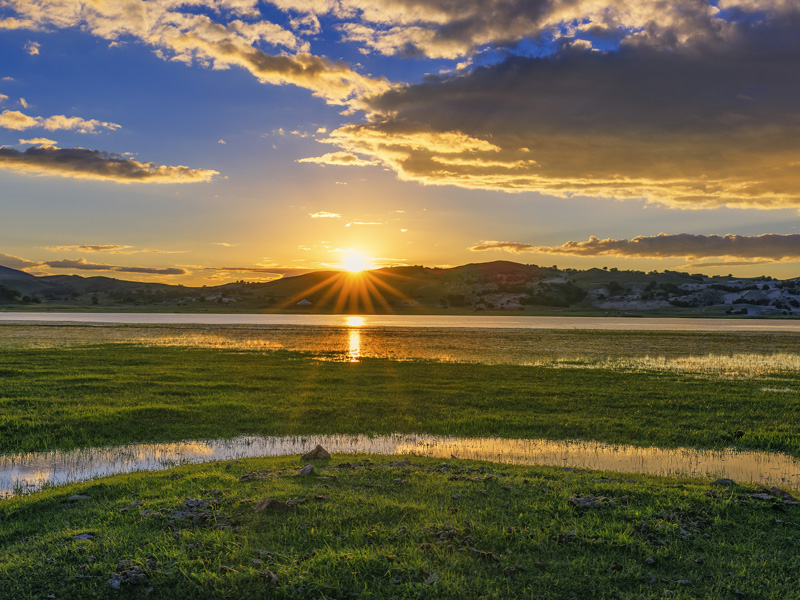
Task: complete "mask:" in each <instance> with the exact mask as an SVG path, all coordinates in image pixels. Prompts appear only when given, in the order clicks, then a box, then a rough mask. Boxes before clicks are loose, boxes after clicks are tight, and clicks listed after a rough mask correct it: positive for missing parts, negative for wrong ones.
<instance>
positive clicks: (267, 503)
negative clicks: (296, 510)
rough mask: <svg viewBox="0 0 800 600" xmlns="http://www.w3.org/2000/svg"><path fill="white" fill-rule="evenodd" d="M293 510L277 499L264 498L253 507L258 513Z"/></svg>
mask: <svg viewBox="0 0 800 600" xmlns="http://www.w3.org/2000/svg"><path fill="white" fill-rule="evenodd" d="M292 508H293V507H292V506H290V505H289V504H287V503H286V502H281V501H280V500H276V499H275V498H264V499H263V500H259V501H258V502H257V503H256V505H255V506H254V507H253V510H255V511H256V512H260V511H262V510H268V511H270V512H288V511H290V510H292Z"/></svg>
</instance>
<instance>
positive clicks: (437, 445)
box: [0, 434, 800, 497]
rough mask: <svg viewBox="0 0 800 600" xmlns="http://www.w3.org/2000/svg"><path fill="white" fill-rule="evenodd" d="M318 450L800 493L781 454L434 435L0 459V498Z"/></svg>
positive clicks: (217, 443)
mask: <svg viewBox="0 0 800 600" xmlns="http://www.w3.org/2000/svg"><path fill="white" fill-rule="evenodd" d="M316 444H322V445H323V446H324V447H325V448H326V449H328V450H329V451H331V452H333V453H354V452H363V453H369V454H386V455H392V454H413V455H418V456H435V457H441V458H446V459H449V458H450V457H451V455H455V456H457V457H458V458H462V459H475V460H489V461H494V462H501V463H509V464H517V465H533V464H539V465H555V466H562V467H577V468H586V469H596V470H609V471H621V472H624V473H649V474H653V475H663V476H668V477H699V478H707V479H716V478H719V477H727V478H730V479H733V480H735V481H739V482H743V483H744V482H753V483H760V484H764V485H768V486H772V485H777V486H780V487H786V488H789V489H794V490H800V461H799V460H798V459H795V458H793V457H791V456H787V455H784V454H772V453H767V452H737V451H733V450H691V449H687V448H677V449H660V448H639V447H635V446H624V445H610V444H601V443H597V442H581V441H577V442H573V441H564V442H560V441H549V440H524V439H503V438H455V437H437V436H430V435H413V434H412V435H402V434H393V435H388V436H372V437H371V436H366V435H319V436H287V437H260V436H242V437H239V438H234V439H230V440H207V441H196V442H178V443H171V444H132V445H128V446H119V447H111V448H87V449H82V450H72V451H69V452H38V453H31V454H10V455H5V456H0V497H1V496H3V495H9V494H11V493H13V491H14V490H15V489H17V490H19V491H22V492H25V491H31V490H35V489H37V488H39V487H41V486H43V485H48V484H50V485H57V484H63V483H67V482H71V481H82V480H86V479H91V478H94V477H101V476H106V475H113V474H116V473H129V472H131V471H138V470H160V469H166V468H170V467H172V466H175V465H177V464H182V463H199V462H207V461H212V460H228V459H235V458H247V457H256V456H280V455H293V454H297V455H299V454H303V453H304V452H307V451H308V450H310V449H312V448H313V447H314V446H315V445H316Z"/></svg>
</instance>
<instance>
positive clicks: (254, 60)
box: [4, 0, 389, 104]
mask: <svg viewBox="0 0 800 600" xmlns="http://www.w3.org/2000/svg"><path fill="white" fill-rule="evenodd" d="M4 5H5V6H6V7H8V9H10V10H12V11H13V12H14V13H16V14H15V15H14V17H13V18H14V19H15V21H14V26H15V27H16V26H18V27H25V28H30V29H37V30H48V29H51V28H59V29H61V28H68V27H70V28H80V29H82V30H84V31H87V32H89V33H91V34H92V35H95V36H97V37H100V38H102V39H105V40H110V41H112V42H113V41H118V40H119V39H121V38H122V39H124V38H126V37H133V38H135V39H138V40H139V41H141V42H142V43H144V44H147V45H149V46H152V47H154V48H155V49H156V52H157V53H158V54H159V56H161V57H162V58H164V59H165V60H173V61H179V62H185V63H187V64H189V63H197V64H200V65H203V66H207V67H210V68H213V69H227V68H230V67H241V68H243V69H246V70H247V71H249V72H250V73H251V74H252V75H253V76H254V77H256V78H257V79H258V80H259V81H261V82H263V83H270V84H274V85H286V84H291V85H296V86H299V87H303V88H306V89H309V90H311V91H312V92H313V93H314V94H315V95H317V96H319V97H322V98H324V99H326V100H327V101H328V102H331V103H334V104H343V103H345V102H347V101H348V100H350V99H353V98H356V97H360V96H364V95H370V94H375V93H379V92H381V91H384V90H386V89H388V87H389V86H388V83H387V82H386V81H384V80H380V79H373V78H371V77H366V76H363V75H360V74H359V73H356V72H355V71H353V70H352V69H351V68H350V67H348V66H347V65H345V64H344V63H341V62H334V61H331V60H329V59H327V58H325V57H322V56H315V55H312V54H309V53H308V42H305V41H304V40H302V39H300V38H298V37H297V36H296V35H295V34H294V33H292V32H291V31H289V30H287V29H284V28H282V27H281V26H279V25H277V24H275V23H272V22H270V21H268V20H265V19H263V17H262V16H261V15H260V12H259V9H258V5H257V3H256V2H247V3H246V4H245V5H240V4H239V3H236V2H223V3H219V2H216V1H214V0H192V2H187V3H183V2H175V1H174V0H149V1H144V0H128V1H126V2H113V1H110V0H98V1H96V2H91V3H88V2H87V3H81V4H80V5H79V6H76V5H75V4H74V3H70V2H63V1H62V0H6V1H5V2H4ZM202 10H206V11H207V12H206V13H205V14H200V13H199V11H202ZM242 16H246V17H247V18H248V19H247V20H242V19H241V18H238V17H242ZM264 44H266V45H270V46H277V47H282V48H285V49H286V50H288V51H289V52H292V53H293V54H291V55H290V54H283V53H281V54H270V53H268V52H266V51H264V50H262V49H261V48H260V47H259V46H261V45H264Z"/></svg>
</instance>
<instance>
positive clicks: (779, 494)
mask: <svg viewBox="0 0 800 600" xmlns="http://www.w3.org/2000/svg"><path fill="white" fill-rule="evenodd" d="M769 492H770V494H772V495H773V496H775V497H776V498H783V500H784V501H785V502H786V504H794V505H796V504H797V498H795V497H794V496H792V495H791V494H790V493H789V492H787V491H786V490H782V489H780V488H776V487H773V488H770V490H769Z"/></svg>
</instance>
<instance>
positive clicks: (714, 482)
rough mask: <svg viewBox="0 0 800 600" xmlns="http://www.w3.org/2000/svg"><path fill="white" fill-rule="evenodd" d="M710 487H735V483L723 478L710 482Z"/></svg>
mask: <svg viewBox="0 0 800 600" xmlns="http://www.w3.org/2000/svg"><path fill="white" fill-rule="evenodd" d="M711 485H736V482H735V481H734V480H733V479H727V478H725V477H723V478H721V479H717V480H715V481H712V482H711Z"/></svg>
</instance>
